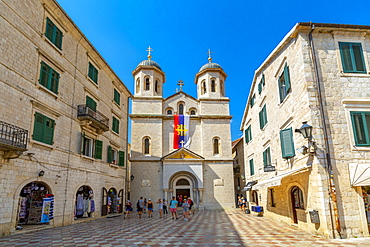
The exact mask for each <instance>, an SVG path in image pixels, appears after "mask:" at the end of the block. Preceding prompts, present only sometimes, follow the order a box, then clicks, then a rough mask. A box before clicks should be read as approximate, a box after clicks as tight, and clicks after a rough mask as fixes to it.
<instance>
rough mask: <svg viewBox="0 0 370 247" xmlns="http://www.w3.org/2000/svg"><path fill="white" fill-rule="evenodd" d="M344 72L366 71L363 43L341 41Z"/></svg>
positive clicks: (340, 48)
mask: <svg viewBox="0 0 370 247" xmlns="http://www.w3.org/2000/svg"><path fill="white" fill-rule="evenodd" d="M339 50H340V56H341V59H342V67H343V72H344V73H366V65H365V60H364V55H363V52H362V46H361V43H349V42H339Z"/></svg>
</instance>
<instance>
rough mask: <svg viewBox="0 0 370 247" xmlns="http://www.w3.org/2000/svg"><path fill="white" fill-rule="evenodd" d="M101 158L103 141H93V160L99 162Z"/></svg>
mask: <svg viewBox="0 0 370 247" xmlns="http://www.w3.org/2000/svg"><path fill="white" fill-rule="evenodd" d="M102 156H103V141H100V140H95V154H94V157H95V159H99V160H101V159H102Z"/></svg>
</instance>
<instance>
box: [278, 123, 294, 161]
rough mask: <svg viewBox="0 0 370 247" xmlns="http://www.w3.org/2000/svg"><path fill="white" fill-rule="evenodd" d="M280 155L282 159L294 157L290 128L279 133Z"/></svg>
mask: <svg viewBox="0 0 370 247" xmlns="http://www.w3.org/2000/svg"><path fill="white" fill-rule="evenodd" d="M280 142H281V153H282V156H283V158H291V157H293V156H294V155H295V150H294V141H293V132H292V128H289V129H284V130H281V131H280Z"/></svg>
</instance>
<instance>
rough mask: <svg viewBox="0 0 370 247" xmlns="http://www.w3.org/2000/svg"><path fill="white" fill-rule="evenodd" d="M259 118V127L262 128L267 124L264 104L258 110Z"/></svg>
mask: <svg viewBox="0 0 370 247" xmlns="http://www.w3.org/2000/svg"><path fill="white" fill-rule="evenodd" d="M259 118H260V128H261V129H263V127H265V125H266V124H267V112H266V105H264V106H263V108H262V110H261V111H260V112H259Z"/></svg>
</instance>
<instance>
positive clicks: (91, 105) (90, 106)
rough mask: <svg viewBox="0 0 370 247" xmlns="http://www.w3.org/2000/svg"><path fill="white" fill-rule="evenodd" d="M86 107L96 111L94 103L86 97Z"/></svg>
mask: <svg viewBox="0 0 370 247" xmlns="http://www.w3.org/2000/svg"><path fill="white" fill-rule="evenodd" d="M86 106H87V107H89V108H90V109H92V110H93V111H96V102H95V101H94V100H93V99H92V98H90V97H89V96H86Z"/></svg>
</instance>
